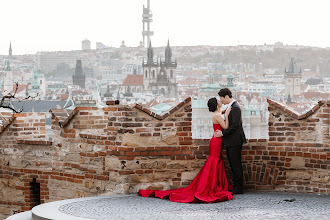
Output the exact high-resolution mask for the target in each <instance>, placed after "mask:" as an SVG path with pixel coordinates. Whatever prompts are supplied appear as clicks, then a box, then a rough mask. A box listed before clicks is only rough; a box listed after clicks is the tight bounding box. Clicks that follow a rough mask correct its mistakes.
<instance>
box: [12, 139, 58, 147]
mask: <svg viewBox="0 0 330 220" xmlns="http://www.w3.org/2000/svg"><path fill="white" fill-rule="evenodd" d="M17 144H27V145H49V146H51V145H53V142H52V141H40V140H39V141H38V140H17Z"/></svg>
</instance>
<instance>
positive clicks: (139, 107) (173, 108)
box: [135, 97, 191, 120]
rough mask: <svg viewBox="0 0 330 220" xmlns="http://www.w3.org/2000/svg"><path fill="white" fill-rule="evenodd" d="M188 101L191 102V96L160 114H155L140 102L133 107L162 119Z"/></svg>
mask: <svg viewBox="0 0 330 220" xmlns="http://www.w3.org/2000/svg"><path fill="white" fill-rule="evenodd" d="M189 102H191V97H188V98H186V99H185V100H183V101H182V102H180V103H179V104H177V105H176V106H173V107H172V108H171V109H169V110H168V111H166V112H164V113H163V114H161V115H159V114H156V113H155V112H153V111H151V110H150V109H149V108H146V107H143V106H142V105H140V104H135V108H137V109H139V110H140V111H142V112H145V113H147V114H148V115H150V116H152V117H154V118H156V119H158V120H164V119H165V118H167V117H168V116H170V115H171V114H173V113H174V112H176V111H177V110H179V109H180V108H182V107H183V106H184V105H185V104H187V103H189Z"/></svg>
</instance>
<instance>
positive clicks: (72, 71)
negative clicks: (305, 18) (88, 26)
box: [0, 0, 330, 139]
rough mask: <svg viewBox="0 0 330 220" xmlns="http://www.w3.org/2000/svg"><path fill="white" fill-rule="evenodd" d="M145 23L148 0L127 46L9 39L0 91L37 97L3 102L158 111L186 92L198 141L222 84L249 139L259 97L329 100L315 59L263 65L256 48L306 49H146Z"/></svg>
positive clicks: (260, 107)
mask: <svg viewBox="0 0 330 220" xmlns="http://www.w3.org/2000/svg"><path fill="white" fill-rule="evenodd" d="M151 22H152V12H151V10H150V1H149V0H148V4H147V7H145V6H143V14H142V23H143V30H142V37H143V41H140V45H139V46H137V47H128V46H126V45H125V42H124V40H123V41H122V43H121V45H120V46H119V47H107V46H105V45H104V44H103V43H101V42H96V49H91V41H89V40H88V39H85V40H83V41H82V42H81V50H75V51H55V52H38V53H36V54H33V55H23V56H13V51H12V45H11V43H10V46H9V54H8V56H0V97H3V95H5V94H8V93H11V94H14V93H15V97H16V98H18V100H23V99H25V98H26V97H33V99H34V100H35V101H37V102H29V103H30V104H26V103H28V102H20V103H15V102H13V103H8V105H12V106H15V107H18V108H20V107H23V106H24V105H25V109H29V110H33V111H46V110H45V108H44V106H45V105H44V104H45V103H46V102H47V106H51V108H70V109H73V108H74V107H75V106H78V105H79V106H84V105H88V106H91V105H92V106H93V105H94V106H97V107H103V106H105V104H104V103H105V101H107V100H121V103H127V104H131V103H139V104H141V105H143V106H145V107H148V108H150V109H151V110H152V111H154V112H156V113H158V114H161V113H162V112H165V111H167V110H169V109H171V108H172V107H173V106H174V105H176V104H177V103H179V102H180V101H182V100H184V99H185V98H186V97H188V96H190V97H192V109H193V122H192V134H193V137H194V138H201V139H205V138H210V137H211V136H212V132H213V131H212V122H211V115H210V113H209V112H208V109H207V104H206V103H207V100H208V99H209V98H210V97H214V96H217V93H218V91H219V90H220V89H221V88H224V87H228V88H230V89H231V90H232V91H233V94H234V98H235V99H237V100H238V101H239V103H240V105H241V108H242V112H243V114H242V117H243V126H244V130H245V133H246V136H247V137H248V138H253V139H255V138H268V131H267V128H268V121H267V120H268V110H267V102H266V100H267V98H271V99H273V100H275V101H279V102H285V103H286V104H288V105H289V106H291V107H292V108H293V109H295V110H297V111H300V112H303V111H306V110H308V109H309V108H310V107H311V106H313V105H314V104H315V103H317V101H319V100H322V99H323V100H324V99H326V100H327V99H330V95H329V94H330V75H329V73H327V74H324V73H323V75H321V71H320V67H319V66H318V64H317V66H316V68H314V67H313V66H310V67H309V68H304V69H303V68H301V67H300V66H299V63H297V62H296V59H295V57H294V56H292V57H291V58H288V59H287V60H285V63H283V62H282V63H280V65H278V66H276V65H275V66H276V67H275V68H274V67H273V68H270V67H269V66H271V65H268V67H266V65H265V64H264V63H263V62H262V59H261V57H262V56H265V55H264V53H270V54H272V53H276V51H277V50H289V51H291V50H294V51H299V50H306V48H308V47H305V46H299V45H294V46H290V45H284V44H283V43H281V42H277V43H275V44H271V45H267V44H264V45H255V46H247V45H238V46H228V47H219V46H205V45H201V46H176V47H171V46H170V43H169V41H168V42H167V46H165V47H158V48H154V47H152V44H151V36H153V34H154V32H153V31H151V28H150V25H151ZM313 50H314V49H313ZM315 50H316V49H315ZM325 51H327V50H326V49H325ZM237 54H239V56H238V55H237ZM242 54H243V55H244V57H243V55H242ZM249 54H250V56H251V54H252V55H253V59H249V57H248V56H249ZM178 60H179V61H178ZM272 66H274V65H272ZM283 66H285V68H282V67H283ZM16 83H17V84H16ZM81 100H88V101H87V102H84V101H81ZM19 105H22V106H19ZM23 109H24V108H23ZM49 117H50V116H49Z"/></svg>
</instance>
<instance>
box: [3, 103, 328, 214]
mask: <svg viewBox="0 0 330 220" xmlns="http://www.w3.org/2000/svg"><path fill="white" fill-rule="evenodd" d="M268 103H269V115H270V116H269V139H267V140H266V139H250V140H248V143H247V144H245V145H244V146H243V150H242V163H243V170H244V184H245V187H246V189H251V190H273V191H290V192H307V193H321V194H330V182H329V181H330V180H329V176H330V175H329V170H330V162H329V161H330V153H329V152H330V147H329V146H330V131H329V124H330V120H329V118H330V117H329V113H330V103H329V102H328V101H322V102H319V103H318V105H317V106H316V107H313V108H312V109H311V111H312V112H311V111H309V113H308V114H307V113H306V114H302V115H300V114H296V113H295V112H294V111H292V110H290V109H288V108H287V107H286V106H284V105H282V104H280V103H277V102H274V101H272V100H268ZM107 104H108V106H107V107H105V108H103V109H99V108H95V107H77V108H76V109H74V110H73V111H67V110H63V109H62V110H61V109H60V110H51V114H52V116H53V121H52V128H53V142H47V141H45V140H44V131H45V128H44V127H45V115H42V114H38V113H24V114H15V115H14V116H10V115H9V116H8V117H7V119H6V120H7V121H8V122H10V123H8V124H7V125H6V127H5V128H4V129H2V132H1V133H0V185H1V187H0V188H1V191H0V210H2V211H1V214H2V215H3V216H8V215H10V214H13V212H21V211H25V210H29V209H31V207H33V206H34V205H35V199H36V198H35V195H34V194H33V193H32V191H31V184H37V185H38V184H39V185H40V194H39V195H38V197H39V198H40V202H41V203H44V202H50V201H55V200H61V199H69V198H78V197H86V196H97V195H108V194H125V193H136V192H137V191H138V190H139V189H141V188H143V189H146V188H150V189H173V188H178V187H184V186H187V185H188V184H189V183H190V182H191V181H192V179H193V178H194V177H195V175H196V174H197V173H198V171H199V170H200V168H201V167H202V166H203V165H204V163H205V160H206V158H207V156H208V153H209V152H208V144H209V140H199V139H192V134H191V119H192V111H191V99H190V98H188V99H186V100H184V101H183V102H181V103H179V104H178V105H177V106H175V107H173V108H172V109H170V110H169V111H168V112H166V113H165V114H162V115H159V114H155V113H153V112H151V111H150V110H149V109H147V108H144V107H142V106H140V105H121V104H120V102H119V101H111V102H108V103H107ZM9 119H10V120H11V121H10V120H9ZM223 158H224V159H225V164H226V170H227V175H228V176H229V177H230V176H231V171H230V168H229V165H228V161H227V159H226V151H225V150H224V151H223ZM229 179H231V178H229ZM58 189H61V190H58ZM11 195H14V197H11ZM3 216H1V215H0V217H3Z"/></svg>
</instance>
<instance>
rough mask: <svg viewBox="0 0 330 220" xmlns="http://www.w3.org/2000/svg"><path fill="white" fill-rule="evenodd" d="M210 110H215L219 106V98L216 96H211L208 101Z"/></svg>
mask: <svg viewBox="0 0 330 220" xmlns="http://www.w3.org/2000/svg"><path fill="white" fill-rule="evenodd" d="M207 106H208V107H209V111H210V112H215V111H216V110H217V108H218V100H217V99H216V98H210V99H209V101H208V102H207Z"/></svg>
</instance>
